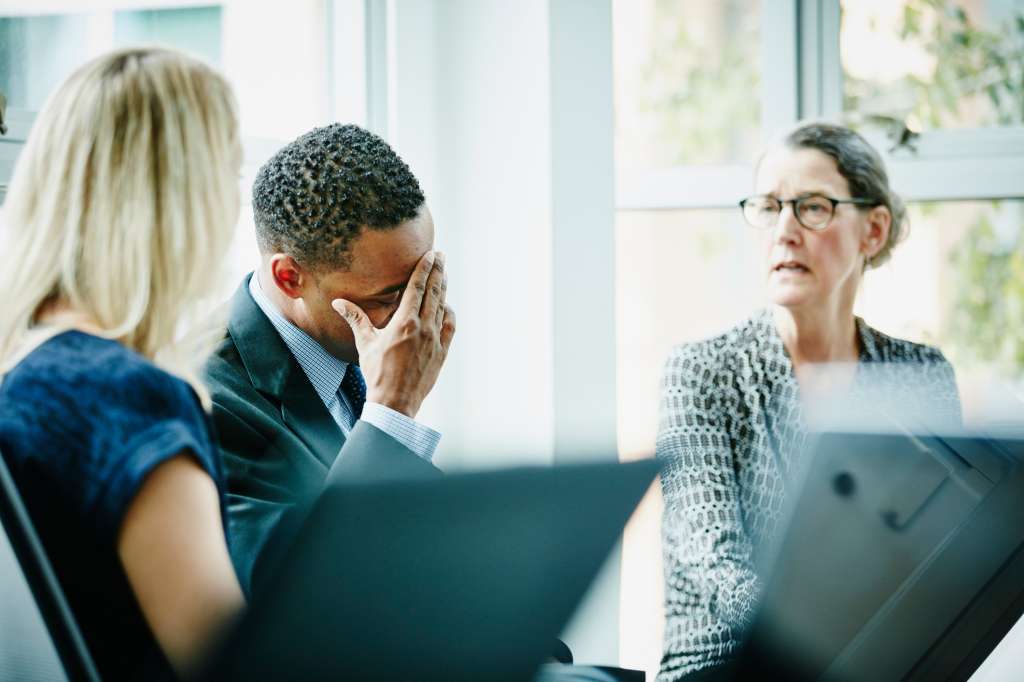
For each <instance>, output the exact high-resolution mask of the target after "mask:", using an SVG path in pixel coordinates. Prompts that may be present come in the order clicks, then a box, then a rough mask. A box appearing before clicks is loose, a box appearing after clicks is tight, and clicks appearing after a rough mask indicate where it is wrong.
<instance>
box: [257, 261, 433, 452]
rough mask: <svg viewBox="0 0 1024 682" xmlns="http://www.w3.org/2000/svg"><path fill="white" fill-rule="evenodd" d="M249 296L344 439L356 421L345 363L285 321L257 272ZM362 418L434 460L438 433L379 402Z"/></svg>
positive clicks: (368, 405) (370, 404)
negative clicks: (343, 386) (345, 384)
mask: <svg viewBox="0 0 1024 682" xmlns="http://www.w3.org/2000/svg"><path fill="white" fill-rule="evenodd" d="M249 293H250V294H252V299H253V301H255V302H256V305H258V306H259V307H260V310H262V311H263V314H264V315H266V316H267V319H268V320H270V324H272V325H274V329H276V330H277V333H278V334H280V335H281V340H282V341H284V344H285V345H286V346H288V350H290V351H291V353H292V355H294V356H295V359H296V360H297V361H298V363H299V366H300V367H302V371H303V372H305V373H306V376H307V377H309V381H310V383H312V384H313V389H314V390H315V391H316V393H317V395H318V396H320V400H322V401H323V403H324V407H326V408H327V411H328V412H330V413H331V417H333V418H334V421H335V422H337V424H338V427H339V428H340V429H341V432H342V433H343V434H345V437H346V438H347V437H348V434H349V432H350V431H351V430H352V427H353V426H355V422H356V419H355V412H354V410H353V409H352V405H351V404H350V403H349V400H348V398H347V397H346V396H345V393H344V391H342V390H340V389H341V380H342V379H343V378H344V377H345V371H346V370H347V369H348V363H347V362H345V361H344V360H339V359H338V358H336V357H334V356H333V355H331V354H330V353H328V352H327V351H326V350H324V348H323V346H321V345H320V344H319V343H317V342H316V341H314V340H313V339H312V337H310V336H309V335H308V334H306V332H304V331H302V330H301V329H299V328H298V327H296V326H295V325H294V324H292V323H291V322H290V321H288V320H287V319H286V318H285V316H284V315H282V314H281V311H280V310H278V309H277V307H276V306H275V305H274V304H273V303H271V302H270V299H269V298H267V295H266V294H265V293H264V292H263V289H262V287H261V286H260V283H259V279H258V277H257V275H256V273H253V275H252V277H251V278H250V279H249ZM361 419H362V420H363V421H365V422H368V423H370V424H373V425H374V426H376V427H377V428H378V429H380V430H381V431H383V432H384V433H386V434H388V435H389V436H391V437H392V438H394V439H395V440H397V441H398V442H399V443H401V444H402V445H404V446H405V447H407V448H409V449H410V450H412V451H413V452H415V453H416V454H417V455H419V456H420V457H422V458H423V459H425V460H427V461H428V462H429V461H431V460H432V459H433V457H434V451H435V450H436V449H437V444H438V442H439V441H440V440H441V434H440V433H438V432H437V431H435V430H433V429H431V428H428V427H426V426H423V425H422V424H420V423H418V422H416V421H415V420H413V419H410V418H409V417H407V416H406V415H404V414H402V413H401V412H396V411H395V410H392V409H391V408H390V407H386V406H384V405H381V404H380V403H374V402H370V401H367V402H366V404H365V405H363V414H362V417H361Z"/></svg>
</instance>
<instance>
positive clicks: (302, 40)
mask: <svg viewBox="0 0 1024 682" xmlns="http://www.w3.org/2000/svg"><path fill="white" fill-rule="evenodd" d="M140 4H144V5H148V7H147V8H144V9H131V10H125V9H118V7H121V6H123V5H124V3H117V2H113V1H111V2H103V1H102V0H96V1H93V2H88V3H79V2H73V1H70V0H69V1H68V2H67V3H66V7H64V5H63V4H62V3H60V2H52V3H49V4H48V5H47V8H48V9H50V11H57V12H59V11H60V10H61V9H64V10H65V12H64V13H54V14H46V15H27V14H25V12H26V10H21V12H22V14H19V15H17V16H7V17H0V91H2V92H3V93H4V94H5V95H6V97H7V101H8V108H9V111H10V113H11V114H13V115H14V116H15V117H16V121H17V122H19V123H24V125H21V126H15V127H14V128H16V129H12V133H11V134H10V135H8V137H7V138H5V139H3V140H0V143H2V144H0V201H2V199H3V196H4V190H5V189H6V184H7V182H8V180H9V176H10V173H11V172H12V169H13V165H14V162H15V159H16V156H17V152H18V150H19V149H20V146H19V145H20V144H21V143H22V142H24V138H25V136H26V135H27V133H28V125H30V123H31V120H32V115H33V114H34V112H37V111H38V110H39V109H40V108H41V107H42V105H43V103H44V101H45V99H46V97H47V96H48V95H49V93H50V92H51V91H52V90H53V89H54V88H55V87H56V86H57V85H58V84H59V83H60V82H61V81H62V80H63V79H64V78H66V77H67V76H68V75H69V74H70V73H71V72H72V71H73V70H74V69H75V68H77V67H78V66H79V65H81V64H82V63H84V62H85V61H87V60H88V59H90V58H92V57H94V56H96V55H99V54H101V53H103V52H106V51H108V50H110V49H113V48H115V47H125V46H130V45H153V44H156V45H167V46H170V47H174V48H177V49H181V50H184V51H186V52H189V53H191V54H194V55H196V56H198V57H200V58H202V59H205V60H206V61H207V62H209V63H210V64H212V65H213V66H215V67H217V68H218V69H220V70H221V71H222V72H223V73H224V74H225V75H226V76H227V77H228V79H229V80H230V82H231V84H232V87H233V88H234V91H235V95H236V98H237V100H238V112H239V122H240V126H241V134H242V139H243V145H244V147H245V164H244V167H243V169H242V178H241V184H242V191H241V194H242V211H241V217H240V219H239V224H238V230H237V232H236V239H235V242H234V245H233V247H232V249H231V252H230V253H229V256H228V258H227V260H226V263H225V272H224V277H225V281H226V282H229V283H230V284H226V285H225V287H228V286H230V287H233V286H234V285H235V283H237V280H238V279H239V278H240V277H241V276H242V275H243V274H244V273H245V272H246V271H247V270H249V269H251V268H252V267H253V265H254V264H255V262H256V258H257V249H256V243H255V238H254V229H253V223H252V209H251V206H250V205H249V200H250V196H251V187H252V182H253V180H254V179H255V174H256V171H257V170H258V169H259V167H260V165H262V163H263V162H264V161H265V160H266V159H267V157H268V156H269V155H270V154H272V153H273V152H274V151H276V150H277V149H278V148H279V147H280V146H281V145H283V144H284V143H285V142H288V141H290V140H292V139H293V138H295V137H297V136H298V135H301V134H302V133H304V132H306V131H308V130H311V129H312V128H314V127H316V126H320V125H326V124H327V123H329V122H331V120H332V118H333V116H334V115H335V111H336V110H339V107H338V106H337V105H338V101H340V100H338V101H336V100H335V99H333V97H334V95H335V92H336V83H338V82H342V83H345V84H346V85H347V86H348V87H357V88H358V87H359V86H360V84H365V74H364V73H348V72H341V71H339V70H342V71H343V70H345V69H363V65H362V64H351V65H348V64H344V63H341V61H340V60H338V59H336V54H335V51H334V50H333V48H334V43H333V39H334V37H335V36H334V35H333V33H332V31H334V30H335V28H336V27H337V26H339V25H342V24H352V25H353V26H355V23H356V22H361V21H362V20H363V19H362V16H359V17H351V18H350V17H347V16H345V17H340V18H338V17H335V16H334V13H335V12H338V11H341V9H339V8H342V9H344V8H347V7H348V5H345V4H342V3H326V2H323V0H294V1H293V2H288V3H252V2H245V1H242V0H228V1H227V2H221V3H209V4H207V5H200V6H191V5H187V6H184V7H182V6H181V5H183V4H186V3H182V2H180V0H168V1H167V2H159V1H153V2H148V3H140ZM339 19H340V21H339ZM356 28H358V26H356ZM346 29H347V30H348V31H349V33H347V34H346V35H347V36H349V37H351V35H356V34H358V31H357V30H352V29H351V28H349V27H348V26H346ZM345 54H348V53H347V52H345ZM340 96H341V95H339V97H340ZM353 97H355V96H353ZM355 99H357V100H358V98H355ZM359 101H361V100H359ZM340 109H343V110H344V111H341V110H339V111H338V113H339V114H342V113H344V114H347V115H351V114H352V113H353V112H354V111H355V109H354V108H353V107H351V106H347V107H341V108H340ZM354 122H356V123H365V121H363V120H356V121H354ZM223 293H224V294H225V295H226V294H227V293H228V290H227V289H226V290H225V291H224V292H223Z"/></svg>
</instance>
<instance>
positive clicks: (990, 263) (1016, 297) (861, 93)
mask: <svg viewBox="0 0 1024 682" xmlns="http://www.w3.org/2000/svg"><path fill="white" fill-rule="evenodd" d="M900 38H901V39H903V40H908V41H913V42H915V43H917V44H918V45H920V46H921V47H923V48H924V49H925V50H926V51H927V52H928V53H929V54H930V55H932V56H933V57H934V58H935V69H934V72H933V73H932V74H931V75H930V77H928V78H922V77H920V76H916V75H907V76H904V77H903V79H902V81H900V82H898V83H896V84H888V85H887V86H886V87H887V89H888V90H889V91H890V92H893V91H895V92H897V93H899V95H898V96H897V97H896V98H893V97H892V96H886V95H885V94H880V93H878V92H875V89H874V86H873V84H872V83H869V82H866V81H858V80H856V79H850V78H848V79H847V82H846V83H844V91H845V102H844V104H845V109H846V110H847V111H850V112H853V113H854V116H855V117H857V118H859V119H860V120H864V121H867V122H871V121H872V120H874V121H876V122H878V121H880V120H881V121H884V120H887V119H888V120H893V119H895V120H897V121H900V122H901V123H902V122H908V121H910V122H914V123H916V124H918V125H922V126H925V127H929V128H942V127H952V126H956V125H958V124H961V125H962V124H963V123H965V122H966V123H967V124H968V125H970V126H972V127H982V126H990V125H1021V124H1024V6H1022V7H1021V9H1018V10H1016V11H1014V12H1012V13H1011V16H1009V17H1008V18H1006V19H1005V20H1004V21H1002V22H999V23H994V25H991V26H986V27H981V26H978V25H977V24H975V23H974V22H973V21H972V20H971V18H970V16H969V15H968V13H967V12H966V11H965V9H964V7H963V6H962V5H961V4H960V3H957V2H953V1H951V0H909V1H908V2H906V4H905V5H904V8H903V13H902V26H901V28H900ZM899 96H902V97H903V101H902V102H900V101H899ZM880 104H881V105H883V106H884V105H886V104H887V105H888V106H889V107H890V108H889V109H884V108H879V105H880ZM915 119H916V121H915ZM900 127H902V125H901V126H900ZM925 210H926V211H927V208H926V209H925ZM1014 214H1015V215H1014ZM1022 217H1024V216H1022V214H1021V210H1020V208H1019V206H1017V205H1016V203H1014V204H1012V205H1005V204H1004V203H1003V202H992V203H991V205H990V208H989V209H988V211H986V212H985V213H982V215H980V216H979V217H978V219H977V222H976V223H975V224H974V225H972V226H971V228H970V229H969V230H968V231H967V232H966V233H965V234H964V236H963V238H962V239H961V240H960V242H959V243H958V244H956V245H955V246H954V248H953V249H952V252H951V254H950V256H949V265H950V267H949V269H948V270H947V271H946V272H947V273H948V276H949V277H950V278H951V282H950V284H951V287H950V289H949V290H950V291H952V292H953V297H954V300H953V301H952V305H951V308H950V310H951V313H950V314H949V316H948V317H947V318H946V320H945V328H944V329H943V330H942V338H941V339H940V343H941V345H943V347H944V348H945V349H946V350H947V352H948V353H949V354H950V355H951V356H952V357H953V358H954V359H955V360H957V361H960V362H966V363H971V364H974V363H983V364H989V365H992V366H994V367H995V368H997V369H999V370H1001V371H1002V372H1004V373H1005V374H1007V375H1009V376H1010V377H1012V378H1017V379H1020V378H1024V229H1022V228H1021V225H1020V219H1021V218H1022ZM1014 218H1016V220H1014Z"/></svg>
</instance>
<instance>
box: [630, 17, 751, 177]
mask: <svg viewBox="0 0 1024 682" xmlns="http://www.w3.org/2000/svg"><path fill="white" fill-rule="evenodd" d="M613 12H614V21H613V31H614V36H613V37H614V41H615V42H614V61H615V63H614V68H615V117H616V123H615V130H616V137H615V142H616V155H617V156H616V164H617V168H618V170H619V172H620V173H630V172H638V171H639V172H642V171H649V170H655V169H660V168H667V167H671V166H676V165H681V164H709V163H729V162H733V161H742V162H746V161H747V160H749V158H750V156H751V155H752V153H753V149H754V146H755V145H756V144H757V141H758V137H759V121H760V116H761V106H760V90H759V87H760V80H761V66H760V15H761V12H760V3H759V2H757V1H756V0H754V1H751V0H718V1H717V2H677V1H676V0H667V1H666V0H615V1H614V2H613Z"/></svg>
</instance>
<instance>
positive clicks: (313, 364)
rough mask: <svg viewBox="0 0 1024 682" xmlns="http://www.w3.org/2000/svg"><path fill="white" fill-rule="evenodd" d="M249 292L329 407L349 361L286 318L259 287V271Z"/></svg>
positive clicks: (335, 395) (255, 273)
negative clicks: (327, 348)
mask: <svg viewBox="0 0 1024 682" xmlns="http://www.w3.org/2000/svg"><path fill="white" fill-rule="evenodd" d="M249 293H251V294H252V300H253V301H254V302H255V303H256V305H257V306H259V309H260V310H262V311H263V314H264V315H266V316H267V319H268V320H270V324H272V325H273V326H274V329H276V330H277V333H278V334H279V335H280V336H281V340H282V341H284V344H285V345H286V346H288V350H290V351H291V353H292V355H294V356H295V359H296V361H298V363H299V366H300V367H302V371H303V372H305V373H306V376H307V377H309V381H310V383H312V384H313V389H314V390H315V391H316V393H317V395H318V396H320V400H322V401H323V403H324V405H325V406H326V407H328V408H330V406H331V404H332V403H333V402H334V401H336V400H337V399H338V389H339V388H340V387H341V380H342V379H343V378H344V377H345V372H346V371H347V370H348V363H347V362H345V361H344V360H339V359H338V358H336V357H334V356H333V355H331V354H330V353H328V352H327V351H326V350H324V347H323V346H321V345H320V344H319V343H317V342H316V341H315V340H313V338H312V337H311V336H310V335H309V334H307V333H306V332H304V331H302V330H301V329H299V328H298V327H297V326H295V325H294V324H293V323H292V322H291V321H289V320H288V319H287V318H285V316H284V315H283V314H282V313H281V311H280V310H278V308H277V306H276V305H274V304H273V303H272V302H271V300H270V299H269V298H268V297H267V295H266V294H265V293H264V291H263V287H262V286H260V282H259V273H258V272H254V273H253V274H252V277H251V278H249Z"/></svg>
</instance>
